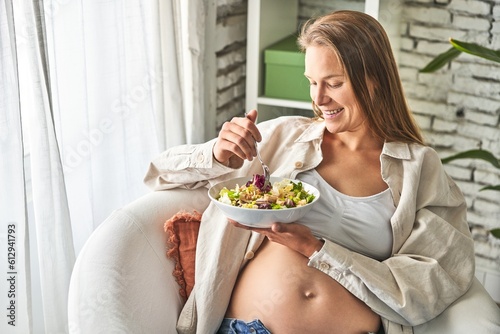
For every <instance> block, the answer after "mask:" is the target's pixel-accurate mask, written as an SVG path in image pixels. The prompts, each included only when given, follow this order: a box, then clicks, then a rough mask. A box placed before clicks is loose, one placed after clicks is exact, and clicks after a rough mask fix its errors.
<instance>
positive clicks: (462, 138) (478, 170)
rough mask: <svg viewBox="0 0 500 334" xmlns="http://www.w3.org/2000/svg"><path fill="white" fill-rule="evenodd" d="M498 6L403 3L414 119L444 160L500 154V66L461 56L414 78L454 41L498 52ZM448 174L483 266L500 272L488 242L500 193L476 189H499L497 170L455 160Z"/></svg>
mask: <svg viewBox="0 0 500 334" xmlns="http://www.w3.org/2000/svg"><path fill="white" fill-rule="evenodd" d="M499 7H500V4H499V2H498V1H492V0H450V1H442V2H434V1H416V0H414V1H411V0H405V7H404V9H403V15H404V16H403V17H404V19H403V25H404V27H403V29H402V30H401V31H402V32H403V36H402V43H401V47H402V49H404V52H403V53H402V54H401V56H400V66H401V73H402V75H401V78H402V81H403V84H404V87H405V90H406V92H407V94H408V96H409V102H410V106H411V107H412V110H413V111H414V113H415V114H416V116H417V121H418V122H419V124H421V126H422V128H423V129H424V131H425V134H426V137H427V139H428V140H429V143H430V144H431V145H434V146H435V148H436V150H437V151H438V153H439V154H440V155H441V156H443V157H444V156H447V155H449V154H452V153H455V152H458V151H462V150H466V149H473V148H478V147H482V148H484V149H488V150H490V151H492V152H493V153H494V154H496V156H497V157H498V156H500V127H499V121H500V65H499V64H496V63H493V62H490V61H488V60H484V59H480V58H478V57H474V56H471V55H465V54H462V55H460V56H459V57H458V58H457V59H456V60H454V61H453V62H452V63H451V65H450V66H447V67H446V68H445V69H443V70H440V71H439V72H437V73H433V74H420V73H417V74H416V77H417V78H416V80H415V78H414V70H415V68H422V64H423V63H424V64H425V63H426V62H427V61H428V60H429V56H434V55H436V54H438V53H440V52H442V51H445V50H447V49H448V48H450V45H449V44H447V43H446V41H447V40H448V38H449V37H453V38H456V39H459V40H463V41H467V42H474V43H478V44H481V45H484V46H487V47H492V48H495V47H494V46H495V45H496V46H497V47H496V48H500V36H499V35H500V24H499V23H498V19H499V18H500V8H499ZM443 12H447V13H448V14H449V15H450V17H449V18H450V20H448V19H447V16H446V15H444V14H443ZM426 18H427V19H426ZM495 20H497V22H495ZM443 42H444V44H443ZM443 105H446V106H447V108H444V107H443ZM428 117H431V118H432V121H431V126H429V122H428V119H427V118H428ZM446 169H447V171H448V173H449V174H450V176H451V177H453V178H454V179H455V180H457V183H458V185H459V186H460V188H461V189H462V191H463V192H464V195H465V196H466V199H467V203H468V206H469V215H468V220H469V223H470V226H471V230H472V233H473V235H474V238H475V241H476V254H477V258H478V259H479V261H478V265H479V266H480V267H486V268H488V270H492V272H493V273H497V274H498V275H500V247H499V246H498V245H496V246H495V245H493V244H492V242H491V241H490V240H489V238H488V237H487V230H488V229H491V228H495V227H500V192H496V191H484V192H478V190H479V189H480V188H481V187H483V186H485V185H487V184H499V183H500V171H499V170H497V169H495V168H493V167H491V165H489V164H488V163H485V162H480V161H475V160H461V161H457V162H455V163H452V164H450V165H446Z"/></svg>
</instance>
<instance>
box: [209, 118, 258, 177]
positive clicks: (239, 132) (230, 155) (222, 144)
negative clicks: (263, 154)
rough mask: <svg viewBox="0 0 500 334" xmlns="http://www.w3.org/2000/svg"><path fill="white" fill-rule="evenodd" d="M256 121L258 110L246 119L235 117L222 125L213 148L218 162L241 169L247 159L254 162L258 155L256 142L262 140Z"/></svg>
mask: <svg viewBox="0 0 500 334" xmlns="http://www.w3.org/2000/svg"><path fill="white" fill-rule="evenodd" d="M256 119H257V110H251V111H250V112H249V113H248V114H247V115H246V117H234V118H233V119H232V120H231V121H229V122H225V123H224V124H223V125H222V129H221V130H220V132H219V137H218V138H217V142H216V143H215V146H214V148H213V154H214V157H215V159H216V160H217V161H219V162H220V163H222V164H223V165H226V166H229V167H232V168H239V167H241V166H242V165H243V161H244V160H245V159H248V160H250V161H252V160H253V158H254V157H255V156H256V154H257V152H256V151H255V145H254V140H255V141H257V142H259V141H261V140H262V137H261V135H260V132H259V129H257V126H256V125H255V121H256Z"/></svg>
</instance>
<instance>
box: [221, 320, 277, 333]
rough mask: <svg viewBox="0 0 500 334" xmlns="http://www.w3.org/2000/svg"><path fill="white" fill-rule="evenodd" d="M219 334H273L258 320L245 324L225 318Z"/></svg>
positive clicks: (241, 321)
mask: <svg viewBox="0 0 500 334" xmlns="http://www.w3.org/2000/svg"><path fill="white" fill-rule="evenodd" d="M217 334H271V332H270V331H269V330H268V329H267V328H266V327H265V326H264V324H263V323H262V322H261V321H260V320H258V319H255V320H252V321H250V322H245V321H243V320H238V319H233V318H225V319H224V320H223V321H222V324H221V326H220V328H219V330H218V331H217Z"/></svg>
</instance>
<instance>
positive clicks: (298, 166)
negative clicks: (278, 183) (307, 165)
mask: <svg viewBox="0 0 500 334" xmlns="http://www.w3.org/2000/svg"><path fill="white" fill-rule="evenodd" d="M302 166H304V164H303V163H302V161H295V168H302Z"/></svg>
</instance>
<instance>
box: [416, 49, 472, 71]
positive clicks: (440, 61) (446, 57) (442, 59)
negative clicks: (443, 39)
mask: <svg viewBox="0 0 500 334" xmlns="http://www.w3.org/2000/svg"><path fill="white" fill-rule="evenodd" d="M461 53H462V51H460V50H458V49H456V48H455V47H452V48H451V49H449V50H448V51H446V52H443V53H441V54H439V55H437V56H436V58H434V59H433V60H431V61H430V63H428V64H427V65H426V66H425V67H424V68H423V69H421V70H420V71H419V72H421V73H431V72H435V71H437V70H439V69H440V68H441V67H443V66H444V65H446V64H448V63H449V62H450V61H452V60H453V59H455V58H457V57H458V56H459V55H460V54H461Z"/></svg>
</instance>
